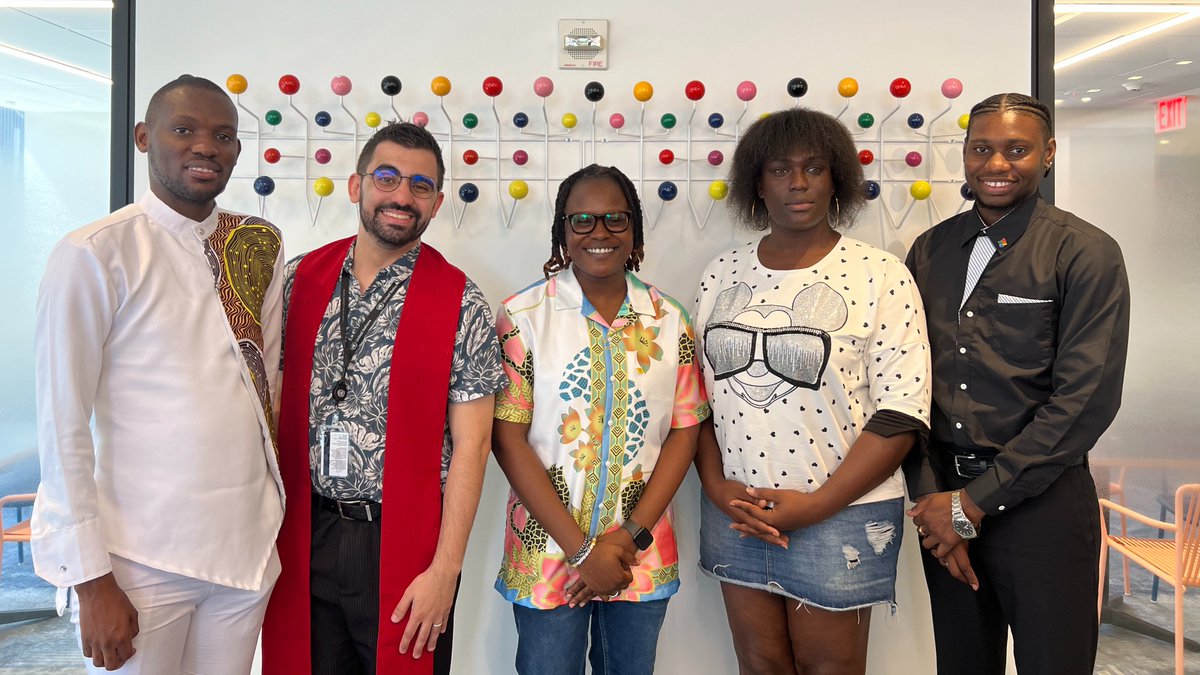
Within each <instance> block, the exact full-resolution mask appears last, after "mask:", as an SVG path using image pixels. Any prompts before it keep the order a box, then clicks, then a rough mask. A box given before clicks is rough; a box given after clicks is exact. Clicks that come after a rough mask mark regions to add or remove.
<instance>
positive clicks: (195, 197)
mask: <svg viewBox="0 0 1200 675" xmlns="http://www.w3.org/2000/svg"><path fill="white" fill-rule="evenodd" d="M149 160H150V174H151V175H152V176H154V179H155V180H156V181H158V183H159V185H162V186H163V187H164V188H166V190H167V192H170V193H171V194H172V195H174V196H175V197H176V198H177V199H179V200H180V201H182V202H184V203H187V204H207V203H209V202H211V201H212V200H214V199H216V198H217V196H218V195H220V194H221V193H222V192H224V191H225V184H226V183H227V182H228V180H225V181H218V182H217V183H214V184H213V185H211V186H209V187H205V188H193V187H191V186H189V185H188V184H187V182H186V181H185V180H183V178H181V177H173V176H168V175H167V174H166V173H164V172H163V170H162V168H161V167H159V166H158V163H157V162H156V161H155V159H154V154H153V153H151V154H150V155H149Z"/></svg>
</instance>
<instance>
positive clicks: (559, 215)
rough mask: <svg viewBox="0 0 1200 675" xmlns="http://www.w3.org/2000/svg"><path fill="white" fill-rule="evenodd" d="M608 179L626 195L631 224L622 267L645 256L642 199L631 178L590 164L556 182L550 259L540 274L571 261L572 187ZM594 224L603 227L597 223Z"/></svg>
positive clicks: (633, 265) (555, 270)
mask: <svg viewBox="0 0 1200 675" xmlns="http://www.w3.org/2000/svg"><path fill="white" fill-rule="evenodd" d="M598 179H604V180H610V181H612V182H613V183H614V184H615V185H616V186H617V187H618V188H620V189H621V193H622V194H624V195H625V201H626V202H627V203H628V204H629V211H630V213H631V214H632V215H631V216H630V221H631V226H632V228H633V252H632V253H630V254H629V259H628V260H626V261H625V269H627V270H631V271H635V272H636V271H637V270H638V269H639V266H640V265H641V262H642V259H643V258H645V255H646V254H645V247H644V243H645V237H644V236H643V234H642V200H640V199H638V193H637V188H635V187H634V186H633V181H631V180H629V177H628V176H626V175H625V174H624V173H621V170H620V169H618V168H617V167H615V166H600V165H599V164H591V165H588V166H585V167H583V168H582V169H580V170H578V171H576V172H575V173H573V174H571V175H570V176H567V178H566V180H564V181H563V182H562V184H561V185H559V186H558V196H557V197H556V198H555V199H554V221H553V222H551V223H550V259H549V260H547V261H546V264H545V265H543V266H542V274H544V275H545V276H546V278H547V279H549V278H550V275H551V274H556V273H558V272H561V271H563V270H565V269H566V268H567V267H568V266H569V265H570V264H571V256H570V255H568V254H567V199H569V198H570V196H571V190H573V189H575V186H576V185H578V184H579V183H580V182H583V181H588V180H598ZM597 227H604V226H603V225H597Z"/></svg>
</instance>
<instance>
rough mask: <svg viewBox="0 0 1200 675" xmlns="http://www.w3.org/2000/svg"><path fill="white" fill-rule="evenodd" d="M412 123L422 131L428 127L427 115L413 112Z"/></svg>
mask: <svg viewBox="0 0 1200 675" xmlns="http://www.w3.org/2000/svg"><path fill="white" fill-rule="evenodd" d="M412 123H413V124H415V125H417V126H419V127H421V128H422V129H424V128H425V127H427V126H429V115H428V114H426V113H423V112H415V113H413V116H412Z"/></svg>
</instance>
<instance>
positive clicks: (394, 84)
mask: <svg viewBox="0 0 1200 675" xmlns="http://www.w3.org/2000/svg"><path fill="white" fill-rule="evenodd" d="M379 88H380V89H381V90H383V95H384V96H395V95H396V94H399V93H400V90H401V89H402V88H403V85H402V84H400V78H398V77H396V76H395V75H388V76H387V77H385V78H383V80H382V81H381V82H380V83H379Z"/></svg>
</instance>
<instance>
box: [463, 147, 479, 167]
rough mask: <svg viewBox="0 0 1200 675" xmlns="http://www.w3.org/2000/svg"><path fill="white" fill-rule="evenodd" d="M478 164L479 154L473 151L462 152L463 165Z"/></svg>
mask: <svg viewBox="0 0 1200 675" xmlns="http://www.w3.org/2000/svg"><path fill="white" fill-rule="evenodd" d="M478 162H479V153H478V152H475V151H474V150H466V151H464V152H463V164H466V165H467V166H474V165H475V164H476V163H478Z"/></svg>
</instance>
